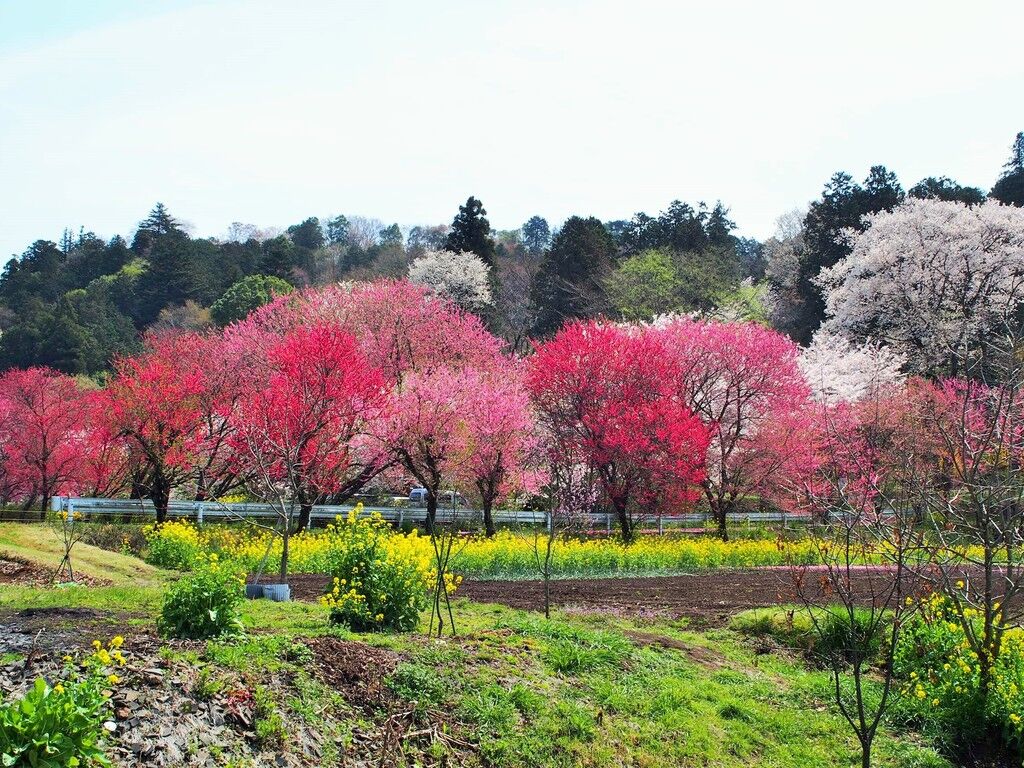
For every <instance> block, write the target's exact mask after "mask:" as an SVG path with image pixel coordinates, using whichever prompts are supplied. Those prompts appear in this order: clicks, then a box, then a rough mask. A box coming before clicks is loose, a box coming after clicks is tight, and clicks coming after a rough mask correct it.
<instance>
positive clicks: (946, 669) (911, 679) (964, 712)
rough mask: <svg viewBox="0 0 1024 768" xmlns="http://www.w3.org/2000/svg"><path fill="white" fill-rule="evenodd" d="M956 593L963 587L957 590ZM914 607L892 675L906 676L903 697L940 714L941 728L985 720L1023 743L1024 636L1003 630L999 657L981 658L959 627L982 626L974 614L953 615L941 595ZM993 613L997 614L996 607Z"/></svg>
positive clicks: (989, 654)
mask: <svg viewBox="0 0 1024 768" xmlns="http://www.w3.org/2000/svg"><path fill="white" fill-rule="evenodd" d="M957 588H958V589H963V588H964V587H963V585H962V584H958V585H957ZM913 602H914V601H912V600H909V599H908V603H913ZM917 607H918V611H917V613H916V614H915V615H914V616H913V617H912V618H911V619H910V621H909V622H908V624H907V626H906V627H905V629H904V631H903V633H902V636H901V639H900V645H899V646H898V649H897V654H896V659H895V667H894V668H895V670H896V671H897V673H899V674H902V675H903V676H904V682H903V684H902V688H901V691H902V693H903V694H904V695H907V696H910V697H911V698H912V700H917V701H919V702H921V704H922V705H923V706H925V707H926V708H928V709H932V710H936V711H937V712H939V713H941V716H942V718H943V720H944V722H947V723H950V724H962V723H966V722H974V721H977V718H978V717H979V716H984V717H987V718H990V719H991V720H992V721H994V722H995V723H997V724H1001V725H1002V727H1003V728H1004V730H1006V731H1007V735H1008V736H1010V737H1012V738H1014V739H1019V738H1021V737H1024V721H1022V717H1021V713H1022V712H1024V632H1022V631H1021V630H1017V629H1010V630H1007V631H1006V633H1005V634H1004V635H1003V638H1002V644H1001V648H1000V649H999V651H1000V652H999V653H998V655H996V654H995V652H994V650H995V649H994V648H987V649H985V650H983V651H981V652H980V653H979V652H978V651H977V650H976V649H975V648H974V647H973V646H972V643H971V641H970V639H969V638H968V637H967V634H966V633H965V631H964V624H963V622H964V621H966V622H967V623H968V624H970V625H976V624H977V623H978V622H980V621H981V619H982V617H981V615H980V612H979V611H978V610H976V609H973V608H966V609H963V610H961V611H955V610H954V609H953V604H952V602H951V601H950V599H949V598H947V597H945V596H943V595H942V594H941V593H933V594H932V595H930V596H928V597H926V598H923V599H922V600H921V601H920V603H919V604H918V606H917ZM994 608H995V610H996V611H997V612H998V611H999V610H1000V606H999V604H998V603H996V604H995V606H994ZM981 654H984V658H983V657H982V656H981ZM986 660H987V661H988V663H989V667H990V678H989V680H988V682H987V692H986V690H985V687H984V684H983V681H982V662H983V661H986ZM908 670H909V672H908ZM986 693H987V695H986Z"/></svg>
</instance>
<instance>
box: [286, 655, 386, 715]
mask: <svg viewBox="0 0 1024 768" xmlns="http://www.w3.org/2000/svg"><path fill="white" fill-rule="evenodd" d="M306 644H307V645H308V646H309V648H310V650H312V651H313V654H314V659H313V664H312V666H313V670H314V671H315V673H316V676H317V677H318V678H320V680H321V681H323V682H324V683H326V684H327V685H328V686H330V687H331V688H333V689H334V690H335V691H337V692H338V693H340V694H341V695H342V696H344V697H345V700H346V701H347V702H348V703H349V704H351V705H352V706H354V707H358V708H360V709H362V710H364V711H366V712H373V711H374V710H377V709H386V708H387V706H388V704H389V703H390V693H389V691H388V689H387V686H386V685H385V682H384V681H385V679H386V678H387V677H388V675H390V674H391V673H392V672H394V671H395V667H397V666H398V661H399V657H398V654H396V653H393V652H392V651H388V650H385V649H384V648H374V647H373V646H372V645H366V644H365V643H356V642H352V641H349V640H340V639H338V638H336V637H315V638H311V639H309V640H308V641H307V642H306Z"/></svg>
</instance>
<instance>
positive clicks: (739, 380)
mask: <svg viewBox="0 0 1024 768" xmlns="http://www.w3.org/2000/svg"><path fill="white" fill-rule="evenodd" d="M651 333H653V334H655V335H657V336H658V337H660V339H661V341H662V343H663V345H664V348H665V350H666V351H667V354H668V356H669V357H670V360H671V364H672V367H673V368H674V373H673V374H672V375H673V377H674V382H675V385H674V390H673V395H674V396H675V397H678V398H679V399H680V400H681V401H682V402H683V403H685V404H686V405H687V406H688V407H689V408H690V409H691V410H692V411H693V412H694V413H696V414H697V415H698V416H699V417H700V420H701V422H702V423H703V424H704V426H705V427H706V428H707V430H708V432H709V434H710V444H709V447H708V454H707V471H706V473H705V475H704V477H703V479H702V481H701V486H702V488H703V494H704V498H705V500H706V501H707V503H708V506H709V507H710V509H711V513H712V515H713V517H714V519H715V522H716V523H717V525H718V532H719V535H720V536H721V537H722V538H723V539H727V538H728V529H727V527H726V521H727V519H728V516H729V513H730V512H732V511H734V510H735V508H736V504H737V501H738V500H739V499H742V498H745V497H748V496H777V495H779V488H778V486H777V485H776V481H777V480H778V479H779V476H780V470H782V468H783V467H787V468H788V469H789V470H790V471H800V470H801V467H799V466H798V462H797V461H796V459H798V458H800V457H802V456H806V455H807V454H806V453H805V452H804V451H803V444H802V442H801V439H800V436H801V434H802V425H803V422H804V420H805V418H806V417H807V415H808V411H807V407H808V404H809V399H810V388H809V387H808V385H807V382H806V381H805V379H804V377H803V375H802V373H801V372H800V368H799V365H798V348H797V346H796V345H795V344H794V343H793V342H792V341H790V340H789V339H788V338H786V337H785V336H783V335H781V334H779V333H777V332H775V331H772V330H770V329H767V328H764V327H762V326H760V325H756V324H754V323H723V322H716V321H704V320H692V319H690V318H684V317H681V318H677V319H674V320H671V321H669V322H668V323H665V324H662V325H661V326H659V327H657V328H656V329H654V330H652V331H651Z"/></svg>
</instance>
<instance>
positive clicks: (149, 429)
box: [105, 334, 206, 523]
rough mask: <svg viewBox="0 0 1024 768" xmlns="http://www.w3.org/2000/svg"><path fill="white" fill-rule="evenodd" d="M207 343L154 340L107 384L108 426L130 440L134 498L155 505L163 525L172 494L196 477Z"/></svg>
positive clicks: (191, 338)
mask: <svg viewBox="0 0 1024 768" xmlns="http://www.w3.org/2000/svg"><path fill="white" fill-rule="evenodd" d="M201 343H202V341H201V339H200V338H199V337H198V336H197V335H195V334H181V335H177V336H153V337H149V338H148V339H147V349H146V350H145V351H144V352H143V353H142V354H141V355H139V356H137V357H128V358H121V359H120V360H118V361H117V362H116V363H115V365H114V375H113V377H112V378H111V380H110V383H109V384H108V385H107V390H106V392H107V403H106V407H105V413H106V418H107V419H108V421H107V426H108V428H109V429H110V431H111V434H112V435H114V436H117V437H120V438H122V439H124V440H125V442H126V444H127V446H128V450H129V453H130V456H131V462H132V473H131V474H132V479H131V482H132V485H133V494H137V495H139V496H141V497H143V498H148V499H151V500H152V502H153V505H154V506H155V507H156V519H157V522H158V523H162V522H164V520H166V518H167V504H168V502H169V501H170V497H171V492H172V491H173V490H174V489H175V488H178V487H180V486H182V485H184V484H185V483H186V482H187V481H189V480H190V479H192V478H194V477H195V455H194V450H195V445H196V442H197V440H198V439H199V436H200V435H201V429H202V409H201V403H202V398H203V393H204V388H205V386H206V377H205V374H204V371H203V367H202V362H201V358H200V356H199V355H197V354H196V350H197V348H198V347H199V346H200V345H201Z"/></svg>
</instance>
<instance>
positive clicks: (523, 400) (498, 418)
mask: <svg viewBox="0 0 1024 768" xmlns="http://www.w3.org/2000/svg"><path fill="white" fill-rule="evenodd" d="M461 387H462V395H463V396H462V398H461V399H462V403H461V406H462V409H463V415H464V420H463V423H464V425H465V429H464V434H463V440H462V445H461V446H460V448H461V456H460V457H459V459H458V473H459V475H460V476H461V477H462V478H464V481H465V483H466V484H467V485H468V486H469V487H471V488H473V489H474V490H475V492H476V496H477V498H478V499H479V500H480V505H481V509H482V511H483V518H484V529H485V531H486V533H487V536H493V535H494V534H495V527H494V516H493V514H492V510H493V509H494V504H495V502H496V501H497V500H499V499H501V498H503V497H507V496H508V495H509V494H510V493H512V492H513V491H515V490H517V489H520V488H522V487H523V485H524V481H525V480H526V476H525V474H526V470H527V468H528V463H529V460H530V459H531V458H532V454H533V452H534V451H533V449H534V446H535V443H536V440H535V437H534V425H533V419H532V417H531V414H530V400H529V396H528V394H527V392H526V387H525V386H524V383H523V380H522V375H521V366H519V365H517V364H516V363H515V362H514V361H512V360H509V361H508V362H507V369H506V370H505V371H502V372H500V373H493V372H492V373H480V372H478V371H475V370H470V371H467V372H466V373H465V374H464V375H463V377H462V382H461Z"/></svg>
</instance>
